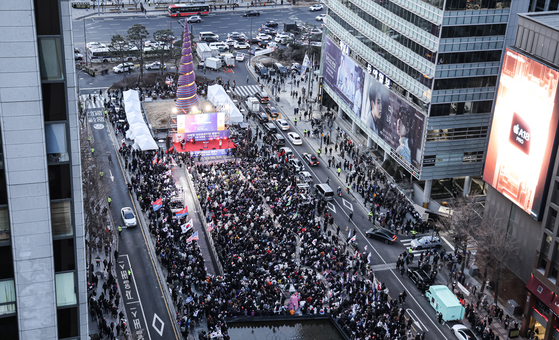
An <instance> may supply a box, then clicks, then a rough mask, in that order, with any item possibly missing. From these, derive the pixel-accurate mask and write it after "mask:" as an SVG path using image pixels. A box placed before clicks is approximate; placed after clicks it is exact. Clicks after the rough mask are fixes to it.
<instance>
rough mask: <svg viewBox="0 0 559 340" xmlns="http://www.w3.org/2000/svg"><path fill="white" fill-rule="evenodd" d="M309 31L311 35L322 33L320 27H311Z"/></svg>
mask: <svg viewBox="0 0 559 340" xmlns="http://www.w3.org/2000/svg"><path fill="white" fill-rule="evenodd" d="M310 33H311V34H312V35H321V34H322V30H321V29H320V28H313V29H311V31H310Z"/></svg>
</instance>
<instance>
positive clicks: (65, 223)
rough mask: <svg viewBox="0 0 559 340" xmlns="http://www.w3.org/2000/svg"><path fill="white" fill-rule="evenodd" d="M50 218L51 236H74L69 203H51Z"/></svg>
mask: <svg viewBox="0 0 559 340" xmlns="http://www.w3.org/2000/svg"><path fill="white" fill-rule="evenodd" d="M50 217H51V225H52V235H53V236H55V237H56V236H71V235H73V234H74V229H73V228H72V214H71V203H70V201H62V202H54V201H51V202H50Z"/></svg>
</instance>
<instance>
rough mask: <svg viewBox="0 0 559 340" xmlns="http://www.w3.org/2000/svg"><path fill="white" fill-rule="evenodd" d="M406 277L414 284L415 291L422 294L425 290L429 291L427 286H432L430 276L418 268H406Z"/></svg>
mask: <svg viewBox="0 0 559 340" xmlns="http://www.w3.org/2000/svg"><path fill="white" fill-rule="evenodd" d="M408 277H409V278H410V280H411V281H412V282H413V283H414V284H415V286H416V287H417V289H419V290H420V291H422V292H425V291H426V290H427V289H429V286H431V284H433V280H431V276H429V274H428V273H427V272H426V271H425V270H423V269H420V268H418V267H412V268H408Z"/></svg>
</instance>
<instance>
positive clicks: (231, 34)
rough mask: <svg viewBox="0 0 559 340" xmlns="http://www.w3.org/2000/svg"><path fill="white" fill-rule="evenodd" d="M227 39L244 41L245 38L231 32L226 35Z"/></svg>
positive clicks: (240, 34)
mask: <svg viewBox="0 0 559 340" xmlns="http://www.w3.org/2000/svg"><path fill="white" fill-rule="evenodd" d="M227 38H231V39H238V38H240V39H246V36H245V35H244V33H239V32H231V33H227Z"/></svg>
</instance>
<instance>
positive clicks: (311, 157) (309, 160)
mask: <svg viewBox="0 0 559 340" xmlns="http://www.w3.org/2000/svg"><path fill="white" fill-rule="evenodd" d="M303 159H304V160H306V161H307V163H308V164H309V166H317V165H318V164H320V162H319V161H318V159H317V158H316V156H315V155H313V154H310V153H306V152H303Z"/></svg>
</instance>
